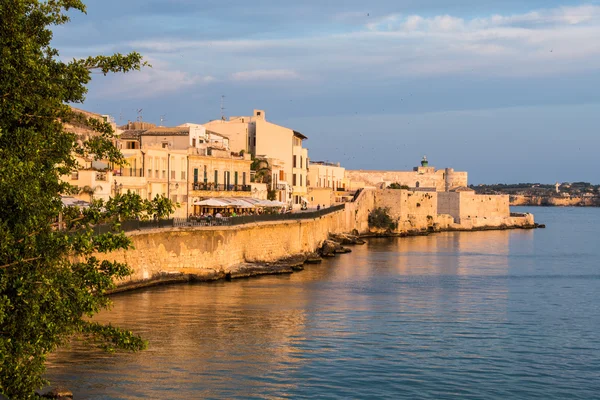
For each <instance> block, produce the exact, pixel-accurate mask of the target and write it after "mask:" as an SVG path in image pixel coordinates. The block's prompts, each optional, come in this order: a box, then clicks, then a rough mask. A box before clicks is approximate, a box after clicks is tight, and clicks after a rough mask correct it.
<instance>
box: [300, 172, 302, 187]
mask: <svg viewBox="0 0 600 400" xmlns="http://www.w3.org/2000/svg"><path fill="white" fill-rule="evenodd" d="M300 186H302V174H300Z"/></svg>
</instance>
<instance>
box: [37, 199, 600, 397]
mask: <svg viewBox="0 0 600 400" xmlns="http://www.w3.org/2000/svg"><path fill="white" fill-rule="evenodd" d="M513 211H515V212H532V213H534V214H535V216H536V222H538V223H543V224H546V229H536V230H509V231H486V232H452V233H438V234H433V235H430V236H423V237H408V238H381V239H369V240H368V243H367V244H365V245H362V246H355V247H352V253H350V254H345V255H340V256H338V257H336V258H334V259H328V260H325V261H324V262H323V263H322V264H319V265H307V266H306V269H305V270H304V271H302V272H298V273H294V274H291V275H279V276H264V277H260V278H249V279H241V280H234V281H232V282H226V281H220V282H214V283H193V284H177V285H170V286H159V287H153V288H147V289H143V290H138V291H133V292H128V293H123V294H118V295H115V296H113V303H114V304H113V307H112V309H111V310H109V311H106V312H102V313H101V314H99V315H98V316H97V318H96V319H97V320H98V321H102V322H106V323H111V324H114V325H118V326H121V327H125V328H128V329H131V330H133V331H135V332H136V333H139V334H140V335H142V336H143V337H144V338H145V339H147V340H148V341H149V347H148V349H147V350H145V351H141V352H137V353H128V352H117V353H115V354H108V353H105V352H103V351H102V350H96V349H93V348H90V347H89V346H87V345H84V344H83V343H80V342H78V341H74V342H72V343H71V345H70V346H69V347H66V348H63V349H61V350H60V351H58V352H57V353H56V354H54V355H52V356H51V357H50V359H49V362H48V369H47V378H48V379H50V380H51V381H52V384H53V386H56V385H62V386H66V387H67V388H69V389H70V390H71V391H72V392H73V393H74V395H75V399H76V400H79V399H247V398H256V399H288V398H289V399H299V398H326V399H600V208H551V207H547V208H546V207H531V208H530V207H514V208H513Z"/></svg>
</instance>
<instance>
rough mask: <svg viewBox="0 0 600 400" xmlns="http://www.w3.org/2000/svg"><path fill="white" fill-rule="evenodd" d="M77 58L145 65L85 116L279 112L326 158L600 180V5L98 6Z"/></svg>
mask: <svg viewBox="0 0 600 400" xmlns="http://www.w3.org/2000/svg"><path fill="white" fill-rule="evenodd" d="M87 3H88V10H87V11H88V12H87V15H83V14H76V13H73V14H72V17H73V19H72V22H71V23H69V24H67V25H65V26H62V27H58V28H56V29H55V38H54V46H55V47H57V48H58V49H59V50H60V52H61V56H62V57H64V58H65V59H68V58H73V57H75V58H78V57H85V56H87V55H92V54H111V53H114V52H122V53H125V52H129V51H132V50H136V51H139V52H140V53H142V54H143V55H144V56H145V57H146V58H147V59H148V60H149V61H150V63H151V64H152V65H153V68H147V69H144V70H143V71H141V72H135V73H130V74H126V75H119V76H109V77H103V76H102V75H101V74H98V75H94V80H93V82H92V83H91V84H90V86H89V94H88V97H87V100H86V103H85V104H84V105H83V108H85V109H88V110H90V111H94V112H99V113H103V114H104V113H106V114H111V115H113V116H114V117H115V119H116V120H117V122H122V123H125V122H127V120H128V119H130V120H134V119H135V118H136V116H137V115H136V111H135V110H136V109H143V113H142V115H143V119H144V120H145V121H150V122H158V121H159V119H160V116H161V115H164V116H165V118H166V122H165V125H177V124H180V123H184V122H196V123H202V122H206V121H208V120H211V119H217V118H220V115H221V111H220V102H221V96H222V95H224V96H225V115H226V116H231V115H248V114H250V113H251V112H252V110H253V109H255V108H258V109H264V110H266V114H267V119H268V120H270V121H272V122H275V123H279V124H282V125H285V126H288V127H290V128H293V129H296V130H299V131H301V132H302V133H304V134H305V135H306V136H308V137H309V140H308V141H307V142H306V146H307V147H308V148H309V156H310V157H311V159H313V160H329V161H336V162H337V161H339V162H341V163H342V165H344V166H345V167H346V168H349V169H408V168H412V167H413V166H415V165H416V164H417V163H418V162H419V160H420V158H421V157H422V156H423V155H424V154H426V155H427V156H428V158H429V159H430V160H431V164H433V165H435V166H436V167H439V168H442V167H447V166H448V167H453V168H455V169H457V170H467V171H468V172H469V174H470V182H471V183H476V184H477V183H498V182H547V183H552V182H555V181H559V182H563V181H589V182H592V183H600V177H599V172H598V171H600V157H599V155H600V151H599V149H600V134H599V133H600V132H599V128H598V127H600V90H598V88H600V40H598V38H599V37H600V2H598V1H587V2H586V1H584V2H579V1H555V0H546V1H538V0H527V1H523V0H520V1H516V0H502V1H500V0H496V1H491V0H453V1H451V2H450V1H442V0H385V1H371V2H366V1H364V0H363V1H358V0H344V1H327V2H324V1H322V0H321V1H316V0H305V1H295V2H291V1H283V0H267V1H257V2H250V1H247V0H233V1H225V0H221V1H212V0H204V1H196V0H170V1H167V0H145V1H141V0H127V1H114V0H103V1H100V0H94V1H88V2H87Z"/></svg>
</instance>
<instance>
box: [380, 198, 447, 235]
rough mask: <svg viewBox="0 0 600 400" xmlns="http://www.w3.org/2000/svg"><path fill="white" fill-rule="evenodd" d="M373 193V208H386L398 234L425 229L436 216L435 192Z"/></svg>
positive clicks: (431, 223)
mask: <svg viewBox="0 0 600 400" xmlns="http://www.w3.org/2000/svg"><path fill="white" fill-rule="evenodd" d="M374 193H375V207H383V208H388V209H389V214H390V217H392V219H394V220H395V221H397V222H398V231H400V232H404V231H410V230H415V229H427V227H428V226H431V225H433V223H434V221H435V218H436V216H437V214H438V210H437V196H438V193H437V192H419V191H412V190H400V189H383V190H376V191H374Z"/></svg>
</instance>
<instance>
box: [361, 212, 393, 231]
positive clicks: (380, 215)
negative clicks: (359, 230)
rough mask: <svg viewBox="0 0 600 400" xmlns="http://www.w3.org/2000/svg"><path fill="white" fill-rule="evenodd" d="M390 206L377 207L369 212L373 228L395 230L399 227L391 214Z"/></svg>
mask: <svg viewBox="0 0 600 400" xmlns="http://www.w3.org/2000/svg"><path fill="white" fill-rule="evenodd" d="M389 212H390V209H389V208H388V207H377V208H375V209H374V210H372V211H371V212H370V213H369V218H368V222H369V226H370V227H372V228H379V229H386V230H389V231H393V230H395V229H396V228H397V227H398V224H397V223H396V222H394V220H393V219H392V217H391V216H390V214H389Z"/></svg>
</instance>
